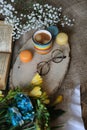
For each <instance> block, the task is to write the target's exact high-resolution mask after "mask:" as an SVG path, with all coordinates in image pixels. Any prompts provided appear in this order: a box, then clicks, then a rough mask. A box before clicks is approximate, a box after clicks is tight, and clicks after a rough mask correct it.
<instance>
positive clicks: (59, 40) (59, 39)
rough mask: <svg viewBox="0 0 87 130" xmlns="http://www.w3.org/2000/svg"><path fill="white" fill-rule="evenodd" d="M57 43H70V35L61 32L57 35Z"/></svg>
mask: <svg viewBox="0 0 87 130" xmlns="http://www.w3.org/2000/svg"><path fill="white" fill-rule="evenodd" d="M56 43H58V44H59V45H64V44H66V43H68V35H67V34H66V33H63V32H62V33H59V34H58V35H57V37H56Z"/></svg>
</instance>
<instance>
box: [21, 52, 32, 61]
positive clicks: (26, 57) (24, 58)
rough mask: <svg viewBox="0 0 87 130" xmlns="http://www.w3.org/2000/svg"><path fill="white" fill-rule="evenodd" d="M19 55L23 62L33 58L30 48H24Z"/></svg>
mask: <svg viewBox="0 0 87 130" xmlns="http://www.w3.org/2000/svg"><path fill="white" fill-rule="evenodd" d="M19 57H20V60H21V61H22V62H24V63H27V62H29V61H31V60H32V58H33V55H32V53H31V51H29V50H23V51H21V52H20V54H19Z"/></svg>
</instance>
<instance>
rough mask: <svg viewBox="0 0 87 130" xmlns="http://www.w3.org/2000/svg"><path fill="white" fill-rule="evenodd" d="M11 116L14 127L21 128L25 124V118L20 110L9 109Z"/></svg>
mask: <svg viewBox="0 0 87 130" xmlns="http://www.w3.org/2000/svg"><path fill="white" fill-rule="evenodd" d="M8 112H9V116H10V119H11V123H12V125H13V126H19V125H20V126H21V125H23V124H24V121H23V118H22V115H21V113H20V112H19V110H18V108H16V107H10V108H9V109H8Z"/></svg>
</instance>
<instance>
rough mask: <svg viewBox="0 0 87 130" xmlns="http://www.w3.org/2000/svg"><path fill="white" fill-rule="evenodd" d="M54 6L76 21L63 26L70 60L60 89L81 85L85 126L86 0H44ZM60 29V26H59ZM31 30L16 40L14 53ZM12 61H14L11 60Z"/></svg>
mask: <svg viewBox="0 0 87 130" xmlns="http://www.w3.org/2000/svg"><path fill="white" fill-rule="evenodd" d="M44 1H45V2H46V3H49V4H51V5H54V6H56V7H58V6H60V5H62V7H63V10H64V11H63V13H64V14H67V15H68V16H73V17H74V18H75V19H76V21H75V25H74V27H72V28H68V29H67V28H65V29H64V31H65V32H67V33H68V35H69V43H70V47H71V62H70V66H69V70H68V73H67V75H66V77H65V79H64V81H63V83H62V87H61V88H62V90H65V91H67V89H68V88H74V87H75V86H76V85H77V84H80V85H81V101H82V108H83V119H84V123H85V127H86V128H87V126H86V125H87V94H86V93H87V83H86V82H87V50H86V49H87V43H86V42H87V0H44ZM60 30H61V28H60ZM32 33H33V32H32V31H31V32H28V33H26V34H24V35H23V36H22V37H21V38H20V39H19V40H18V41H16V44H15V45H16V46H15V50H14V53H15V54H16V52H17V51H18V49H19V48H21V46H22V45H23V44H24V43H25V42H26V41H27V40H28V39H29V38H30V37H31V35H32ZM13 62H14V61H13Z"/></svg>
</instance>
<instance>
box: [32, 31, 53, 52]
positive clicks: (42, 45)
mask: <svg viewBox="0 0 87 130" xmlns="http://www.w3.org/2000/svg"><path fill="white" fill-rule="evenodd" d="M32 39H33V44H34V48H35V50H36V51H37V52H38V53H39V54H47V53H49V52H50V51H51V49H52V34H51V33H50V32H49V31H47V30H38V31H36V32H35V33H34V34H33V36H32Z"/></svg>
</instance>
